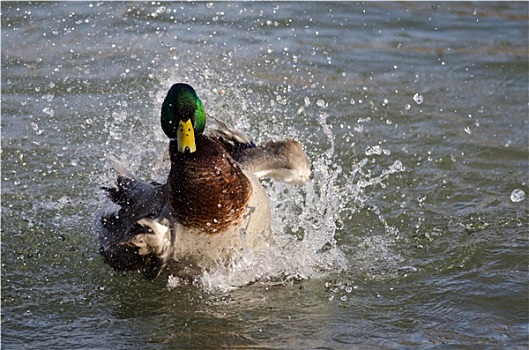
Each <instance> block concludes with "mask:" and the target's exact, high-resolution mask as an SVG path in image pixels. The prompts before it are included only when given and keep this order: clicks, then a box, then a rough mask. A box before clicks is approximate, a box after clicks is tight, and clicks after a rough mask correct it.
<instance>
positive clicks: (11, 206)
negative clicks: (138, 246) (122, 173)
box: [1, 2, 529, 349]
mask: <svg viewBox="0 0 529 350" xmlns="http://www.w3.org/2000/svg"><path fill="white" fill-rule="evenodd" d="M528 6H529V5H528V3H527V2H516V3H509V2H501V3H494V2H487V3H437V2H436V3H365V4H357V3H350V2H347V3H340V2H338V3H320V2H310V3H291V2H278V3H259V2H258V3H242V2H227V3H216V2H215V3H208V2H198V3H158V2H148V3H143V2H130V3H121V2H99V3H96V2H64V3H44V2H35V3H29V2H23V3H16V2H3V3H2V6H1V11H2V42H1V45H2V47H1V49H2V50H1V51H2V78H1V83H2V86H1V89H2V91H1V92H2V105H1V107H2V121H1V127H2V128H1V131H2V175H1V176H2V281H1V282H2V334H1V335H2V338H1V342H2V348H4V349H178V348H212V349H215V348H223V347H226V348H278V349H305V348H326V349H327V348H328V349H345V348H352V349H356V348H357V349H370V348H372V349H395V348H423V349H424V348H457V349H465V348H468V349H476V348H490V349H498V348H519V349H526V348H527V347H528V346H529V339H528V335H529V290H528V286H529V284H528V282H529V275H528V263H529V259H528V243H529V242H528V241H529V239H528V237H529V236H528V224H529V218H528V216H529V208H528V203H529V202H528V199H527V198H526V196H527V194H528V193H529V121H528V101H529V96H528V86H529V81H528V80H529V79H528V76H529V69H528V59H527V57H528V41H529V40H528V31H529V28H528V23H529V21H528V19H529V18H528ZM179 81H186V82H189V83H191V84H192V85H193V86H194V87H195V88H196V89H197V91H198V93H199V95H200V96H201V97H202V101H203V102H204V104H205V108H206V110H207V111H209V112H210V113H212V114H215V115H217V116H218V117H220V118H222V119H224V120H225V121H226V122H227V123H228V124H230V125H233V126H236V127H238V128H240V129H242V130H244V131H246V132H247V133H249V134H251V135H253V136H254V137H255V140H256V141H257V142H263V141H266V140H269V139H279V138H286V137H294V138H297V139H299V140H300V141H301V142H303V144H304V145H305V149H306V151H307V153H308V155H309V157H310V158H311V160H312V162H313V167H314V180H313V181H312V182H311V183H310V184H309V185H308V186H306V187H295V186H287V185H284V184H280V183H275V182H272V181H265V182H264V183H265V186H266V187H267V189H268V192H269V194H270V197H271V199H272V203H273V207H274V223H273V227H274V231H275V232H276V235H277V237H278V242H280V243H281V244H278V246H277V247H276V248H274V250H273V251H269V252H266V254H265V255H264V256H260V257H252V256H246V257H244V258H245V259H244V260H243V262H241V263H240V264H237V265H236V266H232V267H231V268H230V269H227V270H226V271H217V272H215V273H212V274H210V275H207V276H205V277H204V280H203V283H204V285H203V287H201V288H200V287H197V286H185V285H178V284H177V283H175V281H174V280H173V279H172V278H171V277H170V276H162V277H161V278H160V279H158V280H156V281H155V282H148V281H145V280H143V279H142V278H141V277H140V276H139V275H138V274H136V273H129V274H126V275H122V274H118V273H115V272H113V271H112V270H111V269H110V268H109V267H108V266H106V265H105V264H104V263H103V261H102V259H101V258H100V256H99V255H98V253H97V251H98V242H97V238H96V236H95V234H94V232H93V228H92V227H93V218H94V213H95V212H96V210H97V208H98V206H99V205H100V203H101V201H102V199H103V194H102V193H101V191H100V190H99V189H98V187H99V186H100V185H108V184H110V183H111V182H112V179H113V174H112V171H111V166H110V162H109V161H108V157H109V156H111V155H114V156H116V157H118V158H120V159H121V160H122V161H123V162H124V163H125V164H127V165H128V166H130V167H131V168H132V169H133V170H134V171H135V172H137V173H138V174H139V175H140V176H142V177H144V178H147V179H152V178H155V177H156V175H155V172H154V170H153V168H154V167H155V166H156V164H157V162H158V161H159V159H160V154H161V152H162V151H163V150H164V148H165V147H166V145H167V140H166V139H165V137H164V135H163V133H162V132H161V130H160V127H159V124H158V120H159V110H160V105H161V101H162V100H163V97H164V95H165V92H166V91H167V89H168V88H169V86H170V85H172V84H173V83H175V82H179ZM257 278H261V282H258V283H251V282H253V281H255V280H256V279H257Z"/></svg>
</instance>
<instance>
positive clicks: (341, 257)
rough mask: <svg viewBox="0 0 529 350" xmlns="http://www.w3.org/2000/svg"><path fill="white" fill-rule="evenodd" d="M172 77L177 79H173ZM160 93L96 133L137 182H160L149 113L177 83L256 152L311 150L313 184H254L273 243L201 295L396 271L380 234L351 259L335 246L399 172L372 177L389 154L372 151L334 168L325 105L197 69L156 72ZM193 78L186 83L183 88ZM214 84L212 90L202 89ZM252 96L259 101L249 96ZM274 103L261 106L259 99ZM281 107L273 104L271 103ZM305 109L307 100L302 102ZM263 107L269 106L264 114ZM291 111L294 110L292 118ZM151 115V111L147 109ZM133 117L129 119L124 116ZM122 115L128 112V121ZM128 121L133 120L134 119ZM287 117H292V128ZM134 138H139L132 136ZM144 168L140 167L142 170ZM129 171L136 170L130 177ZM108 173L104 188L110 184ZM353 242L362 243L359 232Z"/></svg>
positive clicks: (396, 166)
mask: <svg viewBox="0 0 529 350" xmlns="http://www.w3.org/2000/svg"><path fill="white" fill-rule="evenodd" d="M175 74H178V76H175ZM161 75H162V76H160V78H159V79H160V86H161V88H159V89H157V91H156V92H155V93H152V94H151V95H150V97H151V101H149V102H146V103H145V107H146V113H142V111H137V110H136V108H137V106H128V105H127V104H126V103H125V104H123V103H119V104H117V105H118V107H117V108H116V109H114V110H112V111H109V112H108V113H109V114H110V118H109V119H107V121H106V122H105V125H104V130H105V131H106V133H107V135H108V140H107V142H106V143H105V144H104V148H106V149H105V153H106V154H107V155H115V156H117V157H118V158H119V159H121V160H122V161H123V162H124V163H125V164H126V165H127V166H129V167H130V168H131V170H133V171H135V172H136V173H137V174H138V175H139V176H140V177H142V178H145V179H154V180H157V181H164V178H163V176H162V177H160V175H159V174H157V173H156V171H155V168H156V163H158V162H159V161H160V160H161V158H162V157H163V155H162V154H163V151H164V150H165V148H166V147H167V140H166V137H165V136H164V135H163V133H162V131H161V129H160V128H159V127H158V120H159V115H158V109H159V106H160V105H161V103H162V101H163V99H164V97H165V93H166V91H167V89H168V88H169V87H170V85H171V84H173V83H174V82H178V81H184V82H189V83H191V84H192V85H193V86H194V87H195V88H196V89H197V91H200V95H201V99H202V100H203V101H204V102H205V103H206V104H207V106H208V110H209V111H211V112H212V113H215V116H216V117H218V118H220V119H222V120H223V121H224V122H226V123H227V124H229V125H230V126H232V127H235V128H238V129H241V130H243V131H246V132H248V133H249V134H251V135H252V136H253V137H254V139H255V141H256V142H257V143H260V142H264V141H267V140H270V139H282V138H285V137H298V138H299V139H300V140H301V141H302V143H304V144H305V145H306V146H308V148H311V147H312V148H313V149H314V150H313V154H311V153H310V152H309V157H310V156H311V155H312V157H311V158H313V159H312V162H313V174H314V178H313V180H312V181H311V182H310V183H309V184H308V185H306V186H305V187H296V186H292V185H287V184H283V183H280V182H274V181H266V180H265V181H263V185H264V186H265V189H266V190H267V193H268V194H269V197H270V201H271V206H272V211H273V223H272V229H273V232H274V234H275V244H274V245H273V246H270V247H268V248H265V249H263V250H261V251H259V252H254V251H243V252H241V253H240V255H239V256H238V259H235V260H234V262H233V263H232V264H231V265H230V266H228V267H226V268H221V269H218V270H215V271H212V272H209V273H206V274H204V276H203V277H202V279H201V286H202V287H203V288H204V289H205V290H206V291H228V290H231V289H234V288H237V287H240V286H244V285H247V284H249V283H253V282H255V281H265V282H266V281H270V282H274V283H283V282H287V281H291V280H292V279H296V280H299V279H306V278H319V277H322V276H326V275H328V274H329V273H331V272H336V271H344V270H348V269H351V268H365V267H367V266H369V265H372V264H373V262H374V263H375V264H376V263H377V262H378V263H379V264H385V265H386V266H387V265H388V264H389V265H391V266H395V268H399V267H400V265H402V263H401V262H402V258H401V257H400V256H398V254H394V253H393V252H391V249H390V247H389V245H390V242H391V239H392V238H388V237H386V236H385V235H384V234H382V235H377V236H373V237H362V238H361V240H362V242H361V243H360V244H359V245H358V246H357V247H354V248H353V249H352V250H353V251H355V256H354V258H352V257H350V256H348V254H347V255H346V253H344V251H346V250H347V249H349V252H350V251H351V249H350V247H348V248H347V249H344V248H345V247H343V246H340V245H339V244H337V236H338V235H340V234H342V235H344V234H345V235H351V234H352V233H350V232H343V229H344V227H346V224H345V222H346V221H347V220H351V217H353V216H354V215H357V214H358V212H359V210H361V209H362V208H364V207H365V205H366V203H367V202H368V199H369V195H368V194H366V190H367V189H368V188H372V187H373V186H381V187H384V186H385V180H386V179H387V178H388V177H389V176H390V175H392V174H394V173H398V172H401V171H405V168H404V165H403V164H402V162H400V160H395V161H394V162H393V164H391V165H390V166H389V167H388V168H387V169H383V170H381V173H379V174H378V176H375V175H374V173H373V171H372V169H370V165H371V164H373V162H374V158H376V157H384V156H388V155H389V154H390V152H389V150H385V149H382V148H381V147H380V146H374V147H372V148H371V149H370V150H369V151H367V152H366V154H365V155H364V157H365V158H362V159H359V160H358V161H357V162H355V163H354V164H353V165H352V166H351V167H350V168H349V169H343V168H342V166H343V164H342V163H341V162H342V160H341V159H342V155H340V154H336V153H335V139H336V135H334V133H333V128H332V124H330V123H329V118H330V113H332V111H331V110H330V109H329V108H328V106H329V105H328V103H327V102H326V101H324V100H322V99H319V98H317V97H310V98H309V97H307V96H304V95H303V96H302V97H301V99H300V101H297V102H295V101H294V100H290V99H288V98H284V97H282V98H281V99H278V96H287V95H288V94H289V87H288V86H286V87H284V88H283V87H277V88H276V91H271V92H270V94H267V91H263V90H262V89H263V87H262V86H256V85H252V84H247V85H242V84H241V82H240V81H238V80H237V79H236V78H237V77H224V76H222V77H219V70H218V69H214V68H211V67H205V68H204V69H202V70H200V71H199V70H196V69H193V68H186V69H180V70H178V73H174V70H171V71H169V70H167V74H165V75H166V76H164V73H161ZM190 77H193V79H190ZM212 81H215V82H216V84H215V85H214V86H212V85H211V82H212ZM254 89H260V93H259V94H256V93H254ZM268 95H270V96H274V95H275V96H274V97H273V98H272V99H269V100H267V99H266V98H267V97H266V96H268ZM279 100H280V102H281V103H277V101H279ZM311 100H313V101H316V102H315V103H311ZM270 101H275V102H276V103H274V105H273V106H272V105H271V104H270ZM300 105H301V106H303V107H304V109H303V110H302V111H301V112H300V113H295V111H296V110H299V108H300ZM153 106H156V107H155V108H154V109H153ZM132 109H134V113H131V112H132ZM129 110H130V112H129ZM134 115H142V118H141V119H139V118H138V117H135V116H134ZM303 117H306V118H307V120H309V119H310V120H312V121H316V122H317V127H318V128H319V129H320V130H321V131H322V132H320V133H318V137H319V138H320V139H318V140H314V137H313V138H310V137H309V138H307V136H306V135H305V134H303V133H302V132H301V131H300V130H299V129H297V128H295V127H291V126H289V123H291V124H294V125H297V124H299V118H303ZM292 118H296V119H297V120H296V121H293V120H292ZM369 122H371V119H370V118H369V117H367V118H365V119H359V120H358V123H363V124H362V126H363V127H367V124H368V123H369ZM138 134H141V135H143V136H142V138H138V137H136V136H135V135H138ZM144 163H145V165H143V164H144ZM138 168H139V170H140V171H138ZM112 176H113V174H112V173H111V172H110V171H109V172H108V176H107V177H106V178H104V179H98V182H99V183H100V182H101V180H103V181H106V182H109V181H112ZM372 210H373V211H374V212H375V213H376V214H377V217H378V219H379V220H380V222H382V224H383V227H384V229H385V232H386V233H389V234H390V235H393V236H395V235H396V234H397V233H396V232H395V229H394V228H392V227H391V226H390V225H388V224H387V223H386V221H385V219H384V218H383V217H382V215H380V213H379V212H377V209H376V208H374V209H372ZM360 234H363V235H364V236H365V234H364V233H363V232H360ZM179 284H180V280H179V279H177V278H174V277H170V278H169V279H168V281H167V287H168V288H169V289H171V288H175V287H178V285H179Z"/></svg>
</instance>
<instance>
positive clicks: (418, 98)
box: [413, 93, 424, 105]
mask: <svg viewBox="0 0 529 350" xmlns="http://www.w3.org/2000/svg"><path fill="white" fill-rule="evenodd" d="M413 100H414V101H415V103H417V104H418V105H420V104H421V103H422V102H423V101H424V98H423V97H422V95H421V94H419V93H416V94H415V95H413Z"/></svg>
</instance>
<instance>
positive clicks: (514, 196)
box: [511, 188, 525, 203]
mask: <svg viewBox="0 0 529 350" xmlns="http://www.w3.org/2000/svg"><path fill="white" fill-rule="evenodd" d="M524 199H525V192H524V191H523V190H521V189H519V188H516V189H514V190H513V191H512V192H511V201H513V202H514V203H518V202H521V201H523V200H524Z"/></svg>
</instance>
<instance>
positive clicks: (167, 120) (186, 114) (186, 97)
mask: <svg viewBox="0 0 529 350" xmlns="http://www.w3.org/2000/svg"><path fill="white" fill-rule="evenodd" d="M161 122H162V129H163V131H164V132H165V134H166V135H167V137H169V138H171V139H176V140H177V142H178V150H179V151H180V152H190V153H192V152H194V151H195V149H196V147H195V140H194V137H195V135H196V136H198V135H200V134H202V132H204V127H205V126H206V112H205V111H204V107H203V106H202V101H200V99H199V98H198V96H197V93H196V92H195V90H194V89H193V88H192V87H191V86H190V85H188V84H183V83H179V84H174V85H173V86H172V87H171V89H169V92H168V93H167V96H166V97H165V100H164V101H163V104H162V118H161Z"/></svg>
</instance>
